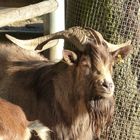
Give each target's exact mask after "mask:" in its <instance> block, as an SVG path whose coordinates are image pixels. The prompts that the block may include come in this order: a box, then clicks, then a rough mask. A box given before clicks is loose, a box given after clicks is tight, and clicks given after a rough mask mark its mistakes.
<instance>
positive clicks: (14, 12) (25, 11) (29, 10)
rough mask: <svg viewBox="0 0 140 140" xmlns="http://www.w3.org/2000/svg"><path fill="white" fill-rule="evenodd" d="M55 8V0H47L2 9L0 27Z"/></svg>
mask: <svg viewBox="0 0 140 140" xmlns="http://www.w3.org/2000/svg"><path fill="white" fill-rule="evenodd" d="M56 8H57V2H56V1H55V0H49V1H43V2H40V3H37V4H33V5H29V6H25V7H21V8H16V9H11V10H6V11H5V12H3V11H2V13H0V21H1V22H0V27H2V26H5V25H8V24H10V23H13V22H16V21H22V20H26V19H30V18H33V17H37V16H41V15H43V14H47V13H50V12H53V11H55V10H56Z"/></svg>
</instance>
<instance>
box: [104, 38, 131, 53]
mask: <svg viewBox="0 0 140 140" xmlns="http://www.w3.org/2000/svg"><path fill="white" fill-rule="evenodd" d="M104 42H105V43H106V44H107V46H108V48H109V52H114V51H116V50H118V49H120V48H123V47H125V46H130V45H131V40H128V41H127V42H125V43H122V44H118V45H115V44H111V43H109V42H107V41H106V40H104Z"/></svg>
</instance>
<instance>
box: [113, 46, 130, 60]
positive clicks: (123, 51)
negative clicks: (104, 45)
mask: <svg viewBox="0 0 140 140" xmlns="http://www.w3.org/2000/svg"><path fill="white" fill-rule="evenodd" d="M131 51H132V47H131V46H125V47H123V48H120V49H118V50H116V51H114V52H111V55H112V56H113V58H114V60H115V61H120V60H121V59H124V58H125V57H126V56H127V55H128V54H129V53H130V52H131Z"/></svg>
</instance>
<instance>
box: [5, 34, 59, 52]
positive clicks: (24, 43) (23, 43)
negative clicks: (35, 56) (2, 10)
mask: <svg viewBox="0 0 140 140" xmlns="http://www.w3.org/2000/svg"><path fill="white" fill-rule="evenodd" d="M5 36H6V37H7V38H8V39H9V40H11V41H12V42H13V43H15V44H16V45H18V46H20V47H21V48H23V49H26V50H35V46H37V45H38V43H39V42H38V41H34V42H33V41H30V40H21V39H16V38H15V37H13V36H11V35H8V34H6V35H5ZM57 44H58V40H52V41H50V42H48V43H47V44H45V45H44V46H43V47H42V49H41V50H37V52H41V51H44V50H46V49H49V48H51V47H54V46H56V45H57Z"/></svg>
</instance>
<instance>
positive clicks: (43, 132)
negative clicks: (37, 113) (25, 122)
mask: <svg viewBox="0 0 140 140" xmlns="http://www.w3.org/2000/svg"><path fill="white" fill-rule="evenodd" d="M28 127H29V129H30V131H32V130H34V131H36V132H37V134H38V136H39V137H40V138H41V140H47V139H48V137H49V132H50V129H49V128H48V127H46V126H44V125H43V124H42V123H41V122H39V121H38V120H36V121H33V122H31V123H30V124H29V126H28Z"/></svg>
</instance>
